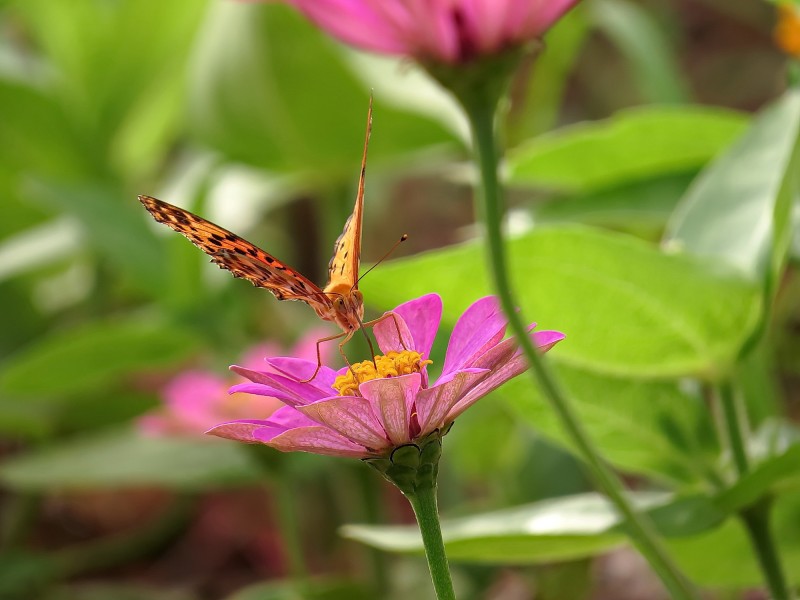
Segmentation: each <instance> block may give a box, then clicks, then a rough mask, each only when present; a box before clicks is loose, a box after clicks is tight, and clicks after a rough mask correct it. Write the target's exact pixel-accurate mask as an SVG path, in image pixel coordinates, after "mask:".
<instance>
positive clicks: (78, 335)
mask: <svg viewBox="0 0 800 600" xmlns="http://www.w3.org/2000/svg"><path fill="white" fill-rule="evenodd" d="M197 347H198V342H197V340H196V339H195V338H194V337H193V336H191V335H189V334H187V333H186V332H185V331H182V330H180V329H175V328H171V327H167V326H163V325H161V324H159V323H156V322H152V321H151V322H148V321H147V320H146V319H145V318H140V319H131V320H128V321H118V322H109V323H92V324H90V325H84V326H81V327H78V328H74V329H70V330H65V331H60V332H56V333H53V334H50V335H49V336H47V337H44V338H42V339H39V340H36V341H34V342H32V343H31V344H29V345H28V346H27V347H25V348H24V349H22V350H21V351H19V352H18V353H17V354H15V355H13V356H12V357H11V358H9V359H8V360H7V361H5V362H4V363H3V364H2V365H1V366H0V393H4V394H8V395H12V396H16V397H19V398H22V397H31V396H66V395H69V394H76V393H79V392H86V391H88V390H93V389H95V390H96V389H102V388H103V387H105V386H111V385H112V384H113V383H115V382H117V381H118V380H119V379H120V378H121V377H124V376H126V375H128V374H130V373H133V372H136V371H143V370H147V369H159V368H161V369H163V368H164V367H167V366H169V365H172V364H175V363H176V362H178V361H180V360H181V359H184V358H186V357H187V356H189V355H190V354H191V353H193V352H195V351H196V350H197Z"/></svg>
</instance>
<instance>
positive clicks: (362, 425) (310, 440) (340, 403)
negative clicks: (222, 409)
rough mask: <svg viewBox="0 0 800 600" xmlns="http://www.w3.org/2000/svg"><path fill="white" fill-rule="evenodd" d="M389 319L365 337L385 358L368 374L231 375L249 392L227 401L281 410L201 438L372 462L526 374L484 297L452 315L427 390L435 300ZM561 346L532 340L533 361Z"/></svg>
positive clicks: (309, 366) (295, 363) (277, 364)
mask: <svg viewBox="0 0 800 600" xmlns="http://www.w3.org/2000/svg"><path fill="white" fill-rule="evenodd" d="M392 312H393V313H394V314H395V316H396V319H397V323H396V324H395V321H394V319H385V320H383V321H381V322H380V323H379V324H377V325H375V327H374V333H375V338H376V339H377V341H378V345H379V346H380V348H381V350H382V351H383V352H384V353H385V355H382V356H376V357H375V360H376V362H377V366H378V369H377V372H376V369H375V366H374V365H373V362H372V361H364V362H362V363H358V364H355V365H352V370H353V371H352V372H351V370H350V369H348V368H347V367H345V368H343V369H341V370H340V371H339V372H338V373H337V372H336V371H334V370H333V369H330V368H328V367H325V366H323V367H322V369H321V370H320V371H319V373H318V374H317V376H316V377H315V378H314V379H313V380H311V381H308V382H306V381H305V380H306V379H308V378H309V377H310V376H311V375H312V374H313V373H314V370H315V369H316V366H317V365H316V361H308V360H303V359H301V358H274V359H270V360H268V361H267V363H268V364H269V366H270V367H271V370H270V371H259V370H252V369H249V368H246V367H237V366H234V367H231V368H232V369H233V370H234V371H235V372H237V373H239V374H240V375H242V376H243V377H246V378H247V379H249V380H250V381H251V382H252V383H243V384H240V385H237V386H234V387H233V388H231V392H233V393H240V392H246V393H248V394H259V395H262V396H268V397H274V398H278V399H280V400H281V401H282V402H283V403H284V404H285V405H286V406H284V407H283V408H281V409H279V410H277V411H276V412H275V413H274V414H273V415H272V416H271V417H270V418H268V419H258V418H252V417H251V418H250V419H247V420H238V421H232V422H229V423H223V424H221V425H217V426H216V427H213V428H212V429H211V430H210V431H209V432H208V433H210V434H212V435H216V436H219V437H225V438H230V439H234V440H239V441H243V442H250V443H262V444H266V445H268V446H272V447H274V448H277V449H278V450H283V451H291V450H299V451H305V452H315V453H318V454H329V455H334V456H350V457H356V458H371V457H380V456H384V455H386V454H387V453H388V452H390V451H391V450H392V449H393V448H396V447H398V446H401V445H404V444H408V443H410V442H413V441H415V440H419V439H421V438H424V437H426V436H427V435H428V434H430V433H433V432H434V431H436V430H439V431H446V429H447V428H448V427H449V425H450V424H451V423H452V422H453V420H454V419H455V418H456V417H458V415H460V414H461V413H462V412H464V411H465V410H466V409H467V408H469V407H470V406H471V405H472V404H473V403H475V402H476V401H477V400H478V399H480V398H482V397H483V396H485V395H486V394H488V393H489V392H491V391H492V390H494V389H495V388H497V387H498V386H500V385H502V384H503V383H505V382H506V381H508V380H509V379H511V378H512V377H515V376H517V375H519V374H520V373H522V372H523V371H525V370H526V369H527V368H528V365H527V362H526V361H525V359H524V357H523V356H522V355H521V353H520V352H519V350H518V349H517V346H516V344H515V343H514V339H513V338H510V339H506V340H504V339H503V337H504V336H505V330H506V319H505V317H504V316H503V313H502V311H501V310H500V307H499V305H498V302H497V300H496V299H495V298H494V297H491V296H490V297H487V298H483V299H481V300H478V301H477V302H475V303H474V304H473V305H472V306H470V307H469V308H468V309H467V310H466V312H465V313H464V314H463V315H461V317H460V318H459V320H458V322H457V323H456V325H455V328H454V329H453V334H452V336H451V338H450V342H449V345H448V348H447V353H446V356H445V360H444V366H443V368H442V374H441V376H440V377H439V379H438V380H437V381H436V382H435V383H434V384H433V385H429V384H428V372H427V365H428V364H429V363H430V361H429V360H428V355H429V353H430V350H431V347H432V345H433V340H434V337H435V336H436V332H437V330H438V328H439V321H440V319H441V315H442V301H441V298H440V297H439V296H438V295H436V294H430V295H427V296H423V297H421V298H417V299H416V300H412V301H410V302H407V303H405V304H402V305H400V306H398V307H397V308H396V309H394V310H393V311H392ZM532 328H533V326H531V329H532ZM398 329H399V331H400V334H401V337H402V341H401V340H400V336H398ZM563 338H564V335H563V334H562V333H559V332H557V331H541V332H537V333H535V334H532V339H533V341H534V343H535V344H536V346H537V347H538V348H539V350H540V351H542V352H545V351H547V350H549V349H550V348H551V347H552V346H554V345H555V344H556V343H557V342H559V341H560V340H562V339H563ZM353 373H355V374H356V375H357V379H354V377H353ZM253 416H254V417H255V416H257V415H253Z"/></svg>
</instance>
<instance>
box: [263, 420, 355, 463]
mask: <svg viewBox="0 0 800 600" xmlns="http://www.w3.org/2000/svg"><path fill="white" fill-rule="evenodd" d="M262 432H263V433H262ZM254 437H255V439H256V440H257V441H260V442H263V443H265V444H267V445H269V446H272V447H273V448H275V449H277V450H280V451H281V452H313V453H314V454H325V455H328V456H344V457H350V458H365V457H367V456H369V455H370V454H369V452H367V450H366V449H365V448H363V447H362V446H359V445H358V444H354V443H353V442H351V441H349V440H347V439H346V438H344V437H342V436H341V435H339V434H338V433H336V432H335V431H333V430H331V429H328V428H327V427H325V426H323V425H314V426H309V427H297V428H295V429H290V430H288V431H285V432H283V433H280V434H278V435H269V434H268V432H265V431H264V430H263V429H259V430H256V431H255V432H254Z"/></svg>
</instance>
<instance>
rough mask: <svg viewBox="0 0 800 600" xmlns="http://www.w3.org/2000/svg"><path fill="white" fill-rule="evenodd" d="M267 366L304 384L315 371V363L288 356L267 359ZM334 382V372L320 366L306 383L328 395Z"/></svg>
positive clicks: (314, 361)
mask: <svg viewBox="0 0 800 600" xmlns="http://www.w3.org/2000/svg"><path fill="white" fill-rule="evenodd" d="M267 365H268V366H269V367H271V368H272V369H274V370H275V371H277V372H278V373H281V374H283V375H286V376H287V377H289V379H293V380H294V381H301V382H304V381H305V380H306V379H308V378H309V377H311V376H312V375H313V374H314V371H316V370H317V361H316V359H314V360H313V361H309V360H305V359H302V358H291V357H288V356H276V357H275V358H269V359H267ZM335 380H336V371H334V370H333V369H331V368H330V367H326V366H325V365H322V366H321V367H320V368H319V371H317V375H316V376H315V377H314V379H312V380H311V381H309V382H308V384H309V385H313V386H314V387H316V388H318V389H320V390H321V391H322V392H323V393H325V394H327V395H329V394H331V393H332V392H331V390H332V389H333V382H334V381H335Z"/></svg>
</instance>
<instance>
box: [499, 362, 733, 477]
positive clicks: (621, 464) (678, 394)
mask: <svg viewBox="0 0 800 600" xmlns="http://www.w3.org/2000/svg"><path fill="white" fill-rule="evenodd" d="M556 367H557V374H558V376H559V380H560V381H561V382H562V384H563V385H564V387H565V388H566V390H567V391H568V392H569V396H570V398H571V399H572V402H573V408H574V409H575V410H576V411H577V413H578V415H579V417H580V419H581V422H582V424H583V426H584V427H585V428H586V430H587V431H588V432H589V435H590V437H591V438H592V440H593V441H594V442H595V443H596V444H597V445H598V446H599V447H601V448H602V449H603V455H604V456H605V457H606V458H607V459H608V460H610V461H611V462H612V463H613V464H614V465H615V466H617V467H618V468H620V469H622V470H623V471H626V472H631V473H638V474H643V475H647V476H649V477H651V478H655V479H657V480H660V481H661V482H663V483H664V484H666V485H671V486H683V487H689V486H692V485H698V484H701V483H703V482H704V481H706V480H707V478H708V475H709V473H710V472H711V471H712V470H713V468H714V465H715V464H716V460H717V456H718V452H719V448H718V447H717V445H716V443H715V441H716V436H715V434H714V426H713V423H712V422H711V421H710V418H709V414H708V410H707V408H706V406H705V403H704V401H703V398H702V396H701V395H700V394H699V393H695V394H690V393H687V392H686V391H683V390H681V388H680V386H679V385H678V383H676V382H671V381H654V380H642V379H626V378H616V377H608V376H600V375H597V374H593V373H591V372H587V371H585V370H582V369H575V368H570V367H567V366H565V365H561V364H557V365H556ZM497 394H498V395H500V396H502V397H503V398H504V399H505V400H506V404H507V405H508V406H509V407H510V408H511V409H512V410H514V411H515V412H516V414H517V415H518V416H519V417H520V418H521V419H522V420H523V421H524V422H525V423H526V424H527V425H528V426H530V427H531V428H533V429H534V430H536V431H538V432H541V433H542V434H543V435H545V436H547V437H548V438H550V439H552V440H556V441H558V442H559V443H561V444H563V445H565V446H568V447H570V446H571V441H570V438H569V436H566V435H565V434H564V428H563V426H562V425H561V422H560V421H559V420H558V419H557V418H556V415H555V414H554V413H553V410H552V408H551V406H550V404H549V403H548V402H547V400H546V399H545V398H544V397H543V396H542V393H541V390H539V388H538V387H537V386H534V385H533V383H532V382H531V381H530V378H528V377H518V378H516V379H514V380H512V381H510V382H508V383H507V384H505V385H504V386H503V387H501V388H500V390H499V391H498V392H497Z"/></svg>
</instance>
